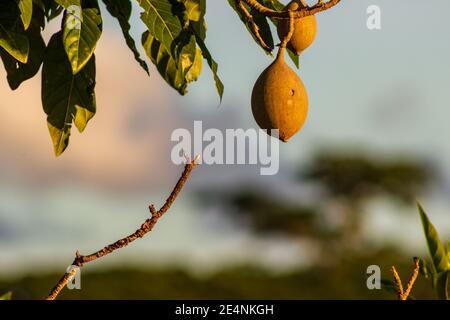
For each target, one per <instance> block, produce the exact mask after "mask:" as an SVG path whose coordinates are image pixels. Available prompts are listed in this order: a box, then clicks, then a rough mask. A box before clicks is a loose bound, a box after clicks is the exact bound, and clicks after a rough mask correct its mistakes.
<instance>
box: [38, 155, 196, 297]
mask: <svg viewBox="0 0 450 320" xmlns="http://www.w3.org/2000/svg"><path fill="white" fill-rule="evenodd" d="M196 166H197V159H195V160H192V161H189V162H188V163H187V164H186V165H185V167H184V171H183V173H182V174H181V177H180V178H179V179H178V182H177V184H176V185H175V187H174V188H173V190H172V192H171V193H170V195H169V197H168V198H167V200H166V202H165V203H164V205H163V206H162V207H161V208H160V209H159V210H158V211H157V210H156V209H155V207H154V205H150V206H149V210H150V213H151V217H150V218H148V219H147V220H145V222H144V223H143V224H142V225H141V227H140V228H139V229H137V230H136V231H135V232H134V233H132V234H130V235H129V236H127V237H125V238H123V239H120V240H118V241H116V242H114V243H113V244H110V245H108V246H106V247H104V248H103V249H101V250H99V251H97V252H94V253H92V254H90V255H87V256H83V255H81V254H80V253H79V252H78V251H77V252H76V254H75V260H74V261H73V262H72V265H73V266H77V267H79V268H81V267H82V266H83V265H84V264H86V263H88V262H91V261H94V260H96V259H99V258H101V257H104V256H106V255H108V254H110V253H111V252H113V251H115V250H117V249H120V248H123V247H125V246H127V245H129V244H130V243H131V242H133V241H135V240H137V239H139V238H142V237H144V236H145V235H146V234H147V233H148V232H150V231H151V230H152V229H153V227H154V226H155V225H156V223H157V222H158V220H159V219H160V218H161V217H162V216H163V215H164V213H166V212H167V210H169V208H170V207H171V205H172V204H173V203H174V201H175V199H176V198H177V196H178V194H179V193H180V191H181V189H182V188H183V186H184V185H185V183H186V181H187V180H188V178H189V175H190V174H191V172H192V170H193V169H194V168H195V167H196ZM76 272H77V268H73V269H72V270H71V271H70V272H69V273H65V274H64V275H63V276H62V277H61V279H59V281H58V283H57V284H56V285H55V287H54V288H53V289H52V290H51V291H50V293H49V295H48V296H47V298H46V300H54V299H55V298H56V297H57V296H58V295H59V294H60V292H61V290H62V289H64V287H65V286H66V285H67V283H69V281H70V280H71V279H72V277H73V276H75V274H76Z"/></svg>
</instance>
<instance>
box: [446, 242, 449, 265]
mask: <svg viewBox="0 0 450 320" xmlns="http://www.w3.org/2000/svg"><path fill="white" fill-rule="evenodd" d="M446 249H447V259H448V261H450V242H447V246H446Z"/></svg>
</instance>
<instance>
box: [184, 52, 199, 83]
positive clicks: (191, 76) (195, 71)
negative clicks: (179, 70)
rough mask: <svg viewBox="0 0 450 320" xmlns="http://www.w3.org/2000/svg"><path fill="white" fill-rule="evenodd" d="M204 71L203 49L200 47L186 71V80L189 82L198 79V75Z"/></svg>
mask: <svg viewBox="0 0 450 320" xmlns="http://www.w3.org/2000/svg"><path fill="white" fill-rule="evenodd" d="M201 73H202V51H201V50H200V49H198V48H196V50H195V57H194V62H193V64H192V66H191V67H190V68H189V71H188V72H187V73H186V77H185V78H186V81H187V82H188V83H190V82H193V81H197V79H198V77H199V76H200V74H201Z"/></svg>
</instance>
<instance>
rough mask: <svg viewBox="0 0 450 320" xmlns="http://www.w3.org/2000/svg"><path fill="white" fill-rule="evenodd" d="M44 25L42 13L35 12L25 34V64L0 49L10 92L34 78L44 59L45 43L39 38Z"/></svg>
mask: <svg viewBox="0 0 450 320" xmlns="http://www.w3.org/2000/svg"><path fill="white" fill-rule="evenodd" d="M44 24H45V21H44V16H43V12H42V11H40V10H35V13H34V14H33V19H32V22H31V25H30V27H29V29H28V30H27V31H26V32H25V36H26V37H27V38H28V42H29V44H30V52H29V55H28V61H27V63H25V64H24V63H21V62H18V61H17V60H16V59H14V58H13V57H12V56H10V55H9V54H6V52H5V51H4V50H3V49H1V48H0V55H1V57H2V60H3V65H4V66H5V70H6V72H7V74H8V77H7V79H8V83H9V86H10V87H11V89H12V90H15V89H17V88H18V87H19V86H20V85H21V84H22V82H24V81H26V80H28V79H30V78H32V77H34V76H35V75H36V74H37V72H38V71H39V68H40V67H41V64H42V61H43V59H44V52H45V42H44V39H43V38H42V36H41V27H43V26H44Z"/></svg>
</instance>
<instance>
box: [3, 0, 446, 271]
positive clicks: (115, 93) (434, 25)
mask: <svg viewBox="0 0 450 320" xmlns="http://www.w3.org/2000/svg"><path fill="white" fill-rule="evenodd" d="M433 3H434V6H433V8H438V9H436V10H427V12H426V13H425V12H424V10H423V6H424V5H423V1H419V0H397V1H388V0H371V1H366V0H357V1H356V0H347V1H345V0H343V1H342V3H341V4H340V5H338V6H337V7H335V8H333V9H331V10H328V11H327V12H324V13H320V14H318V15H317V20H318V36H317V39H316V41H315V43H314V44H313V46H312V47H311V48H309V49H308V51H307V52H306V53H305V54H304V55H303V56H302V57H301V61H300V63H301V69H300V70H299V71H298V74H299V76H300V77H301V78H302V80H303V82H304V84H305V86H306V88H307V91H308V95H309V101H310V107H309V114H308V119H307V122H306V125H305V126H304V128H303V129H302V131H301V132H300V133H299V134H297V135H296V136H295V138H294V139H292V140H291V141H290V142H289V143H288V144H283V145H281V146H280V162H281V166H280V172H279V173H278V175H276V176H260V175H259V170H258V168H256V167H255V166H237V165H234V166H201V167H200V168H198V169H196V171H195V172H194V173H193V175H192V177H191V179H190V181H189V185H188V186H187V189H186V190H184V191H183V194H182V195H181V197H180V199H179V200H177V202H176V204H175V205H174V207H173V208H172V209H171V211H170V216H168V217H166V218H164V219H163V220H162V221H161V222H160V223H159V224H158V226H157V227H156V229H155V232H152V234H151V235H149V237H148V238H147V239H145V240H140V241H138V242H136V243H134V244H133V246H132V247H130V248H128V249H126V250H123V251H121V252H120V253H119V254H116V255H113V256H111V257H109V258H107V259H104V261H102V262H101V263H98V265H99V267H100V266H101V267H104V266H108V265H114V264H123V263H125V262H126V263H136V264H139V263H143V262H145V263H152V264H166V263H177V264H181V265H184V266H188V267H192V268H193V269H198V267H199V266H201V267H202V268H203V269H208V268H214V267H215V266H223V265H224V264H226V263H230V261H231V262H233V263H234V262H236V261H243V262H245V261H259V262H261V263H262V264H267V265H268V266H274V265H277V266H278V267H280V265H281V267H286V268H289V267H290V266H293V265H296V264H298V263H300V264H305V263H306V261H307V260H308V259H309V258H310V256H309V255H310V254H311V253H310V252H309V251H308V249H307V247H308V246H307V244H304V243H302V242H301V241H300V242H296V243H292V242H289V241H287V240H286V239H281V238H280V239H278V238H276V239H270V241H269V240H261V239H256V238H254V237H253V236H251V235H250V234H249V233H248V232H246V230H245V229H244V228H240V227H238V226H235V225H231V224H230V223H228V222H227V221H225V220H224V219H221V218H220V215H217V214H215V213H214V212H211V213H210V212H208V210H213V209H211V208H207V209H205V208H202V205H201V203H198V201H197V200H196V197H195V192H196V190H199V189H202V188H203V189H204V188H210V187H213V186H222V187H224V188H225V187H229V188H233V189H235V190H240V189H244V188H246V186H247V185H248V183H249V181H250V182H253V183H255V184H258V185H261V186H267V188H268V190H270V191H271V192H272V190H273V192H282V191H283V192H284V191H285V192H288V190H291V191H290V192H292V193H293V194H294V193H295V192H304V190H302V188H301V187H298V186H297V187H295V188H294V189H292V188H291V187H292V186H293V185H294V181H292V178H291V177H292V173H293V172H294V171H295V170H297V169H298V167H299V166H301V165H303V164H305V163H306V162H307V160H308V159H310V158H311V156H312V155H313V154H314V152H315V151H317V150H320V149H322V148H327V149H330V148H333V149H334V148H336V149H341V148H349V149H351V150H353V149H356V150H363V151H365V152H367V153H369V154H372V155H374V156H376V157H379V158H384V157H389V156H390V155H392V154H394V155H397V154H402V155H404V156H406V157H409V156H413V157H418V158H424V159H426V160H428V161H430V163H433V164H434V166H436V168H438V169H439V172H440V174H441V178H442V181H441V182H440V184H439V185H438V186H436V188H435V189H434V190H433V192H432V193H430V194H428V195H426V197H425V198H424V199H420V200H421V201H422V202H423V203H424V205H425V207H426V208H427V210H428V212H429V214H430V217H431V218H432V220H433V221H434V222H435V224H436V225H438V226H439V228H440V231H441V232H442V233H443V234H446V235H447V239H448V238H450V219H449V218H448V217H449V213H450V201H449V198H450V197H449V195H450V143H449V137H450V126H449V125H448V119H449V118H450V108H449V107H450V105H449V101H450V90H449V89H448V86H449V84H450V60H448V56H449V54H450V34H449V33H448V30H449V29H450V28H449V27H450V20H448V19H447V13H448V12H449V11H450V2H448V1H446V0H434V2H433ZM373 4H375V5H378V6H379V7H380V8H381V23H382V28H381V30H376V31H370V30H368V29H367V27H366V20H367V17H368V16H367V14H366V9H367V7H368V6H369V5H373ZM207 5H208V12H207V15H206V20H207V23H208V36H207V45H208V47H209V49H210V51H211V53H212V54H213V56H214V58H215V59H216V61H217V62H218V63H219V74H220V76H221V78H222V80H223V82H224V84H225V95H224V98H223V102H222V103H221V104H220V105H219V99H218V97H217V94H216V92H215V88H214V84H213V80H212V76H211V73H210V71H209V69H208V67H207V65H206V63H204V66H203V72H202V76H201V78H200V79H199V81H198V82H197V83H195V84H193V85H192V86H190V88H189V93H188V95H187V96H185V97H181V96H179V95H178V94H177V93H176V92H175V91H174V90H173V89H171V88H169V87H168V86H167V85H166V84H165V83H164V81H163V80H162V79H161V78H160V77H159V74H158V73H157V71H156V70H155V68H154V67H153V66H152V67H151V70H150V71H151V75H150V77H148V76H147V75H146V74H145V73H144V72H143V71H142V70H141V69H140V67H139V66H138V65H137V63H136V62H135V61H134V59H133V57H132V54H131V53H130V51H129V50H128V48H126V46H125V45H124V41H123V39H122V36H121V33H120V29H119V27H118V24H117V23H116V22H115V21H114V20H112V19H111V18H110V17H108V15H107V12H106V10H103V16H104V20H105V27H104V33H103V35H102V38H101V40H100V42H99V44H98V47H97V50H96V55H97V88H96V94H97V107H98V112H97V114H96V116H95V118H94V119H93V120H92V121H91V122H90V124H89V125H88V128H87V129H86V131H85V132H84V133H83V134H78V133H77V132H75V130H74V131H73V134H72V137H71V142H70V146H69V148H68V150H67V151H66V152H65V153H64V154H63V155H62V156H61V157H59V158H55V157H54V155H53V151H52V145H51V141H50V137H49V135H48V131H47V127H46V122H45V114H44V113H43V111H42V107H41V104H40V76H38V77H36V78H35V79H32V80H30V81H28V82H26V83H24V84H23V85H22V86H21V87H20V88H19V89H18V90H17V91H14V92H12V91H10V89H9V87H8V85H7V82H6V79H5V78H6V74H5V72H4V70H3V69H2V68H0V79H3V80H0V275H1V274H22V273H26V272H31V271H34V272H36V271H42V270H47V269H48V268H49V267H52V268H65V266H66V264H67V263H69V262H70V261H71V259H72V257H73V254H74V252H75V251H76V250H80V251H81V252H82V253H89V252H92V251H94V250H97V249H99V248H100V247H101V246H103V245H104V244H107V243H110V242H113V241H115V240H116V239H118V238H120V237H122V236H124V235H126V234H128V233H131V232H132V231H134V230H135V229H136V227H137V226H139V225H140V224H141V223H142V221H143V220H144V219H145V218H147V216H148V214H149V213H148V211H147V206H148V204H149V203H152V202H154V203H155V204H156V205H158V204H161V203H162V201H163V199H165V196H167V194H168V193H169V192H170V190H171V188H172V187H173V185H174V183H175V182H176V179H177V177H178V175H179V174H180V172H181V167H177V166H175V165H173V164H172V163H171V161H170V151H171V148H172V147H173V142H171V141H170V135H171V133H172V131H173V130H174V129H177V128H187V129H189V130H192V128H193V121H194V120H202V121H203V123H204V127H205V128H218V129H222V130H224V129H226V128H244V129H248V128H256V123H255V122H254V120H253V118H252V114H251V108H250V97H251V90H252V88H253V84H254V82H255V80H256V78H257V77H258V75H259V74H260V73H261V72H262V70H264V69H265V68H266V67H267V66H268V65H269V64H270V62H271V61H272V58H271V57H269V56H267V55H265V54H264V52H263V51H262V50H261V49H260V48H259V47H258V46H257V45H256V44H255V43H254V42H253V40H252V39H251V37H250V35H249V34H248V32H247V31H246V30H245V28H244V26H243V25H242V23H241V22H240V21H239V19H238V18H237V16H236V14H235V13H234V12H233V11H232V9H231V8H230V7H229V5H228V3H227V1H217V0H208V1H207ZM103 9H104V8H103ZM138 12H139V8H137V7H135V10H134V14H135V18H134V19H133V28H132V32H133V34H134V35H135V38H136V39H139V38H140V36H139V35H140V34H141V33H142V32H143V31H144V26H143V24H142V23H141V22H140V20H139V17H138ZM58 24H59V21H55V22H53V23H52V25H51V26H49V28H48V30H46V38H47V39H48V38H49V37H50V35H51V34H52V32H55V31H57V28H58ZM291 66H292V65H291ZM280 190H281V191H280ZM293 196H294V197H295V194H294V195H293ZM405 210H413V209H411V208H406V209H405V208H401V207H397V206H396V205H395V204H392V203H389V202H387V201H386V200H385V199H375V200H374V201H372V202H371V203H370V204H369V205H368V207H367V212H368V214H367V221H366V228H367V230H366V231H367V232H366V234H367V235H368V237H370V238H371V239H372V240H373V241H374V242H381V241H382V240H383V241H386V240H387V241H395V242H396V243H398V244H399V245H405V246H407V248H408V249H410V250H411V251H412V252H417V250H419V251H423V249H424V247H423V246H424V244H423V239H422V235H421V229H420V225H419V220H418V217H417V215H398V214H395V213H394V212H398V211H405ZM398 225H401V226H402V227H403V229H404V230H405V232H401V233H398V232H396V230H397V226H398ZM293 252H295V255H293V254H292V253H293ZM280 261H282V262H283V263H279V262H280ZM95 265H97V263H95ZM94 267H95V266H94Z"/></svg>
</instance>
